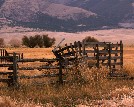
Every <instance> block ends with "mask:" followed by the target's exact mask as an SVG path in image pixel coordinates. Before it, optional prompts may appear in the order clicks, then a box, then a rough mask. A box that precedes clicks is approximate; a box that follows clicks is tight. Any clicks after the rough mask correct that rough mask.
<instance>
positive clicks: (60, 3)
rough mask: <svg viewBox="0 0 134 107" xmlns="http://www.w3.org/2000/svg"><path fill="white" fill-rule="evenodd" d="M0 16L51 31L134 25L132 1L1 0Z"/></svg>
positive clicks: (12, 24) (133, 26)
mask: <svg viewBox="0 0 134 107" xmlns="http://www.w3.org/2000/svg"><path fill="white" fill-rule="evenodd" d="M0 17H4V18H7V19H8V20H12V23H11V26H16V25H19V26H26V27H32V28H41V29H46V30H52V31H55V30H56V31H67V32H76V31H84V30H92V29H103V28H117V27H131V28H134V0H28V1H27V0H0Z"/></svg>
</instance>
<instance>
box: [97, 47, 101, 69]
mask: <svg viewBox="0 0 134 107" xmlns="http://www.w3.org/2000/svg"><path fill="white" fill-rule="evenodd" d="M96 48H97V54H96V59H97V64H96V66H97V68H99V64H100V62H99V56H100V55H99V45H98V44H96Z"/></svg>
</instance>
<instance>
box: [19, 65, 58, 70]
mask: <svg viewBox="0 0 134 107" xmlns="http://www.w3.org/2000/svg"><path fill="white" fill-rule="evenodd" d="M35 69H38V70H41V69H59V66H41V67H21V68H18V70H35Z"/></svg>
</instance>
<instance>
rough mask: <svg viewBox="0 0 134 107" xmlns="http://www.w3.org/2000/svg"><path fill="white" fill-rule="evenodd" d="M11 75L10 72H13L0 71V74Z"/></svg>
mask: <svg viewBox="0 0 134 107" xmlns="http://www.w3.org/2000/svg"><path fill="white" fill-rule="evenodd" d="M8 74H9V75H11V74H13V72H0V75H8Z"/></svg>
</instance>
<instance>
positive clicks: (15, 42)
mask: <svg viewBox="0 0 134 107" xmlns="http://www.w3.org/2000/svg"><path fill="white" fill-rule="evenodd" d="M9 44H10V45H11V46H12V47H20V46H21V41H20V40H18V39H17V38H12V39H11V40H10V41H9Z"/></svg>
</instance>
